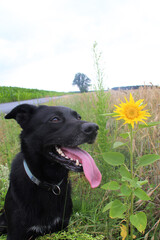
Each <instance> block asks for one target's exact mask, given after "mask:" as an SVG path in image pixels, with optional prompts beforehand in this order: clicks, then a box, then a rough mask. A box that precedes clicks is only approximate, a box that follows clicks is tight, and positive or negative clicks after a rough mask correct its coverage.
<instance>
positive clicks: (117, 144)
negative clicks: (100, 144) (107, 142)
mask: <svg viewBox="0 0 160 240" xmlns="http://www.w3.org/2000/svg"><path fill="white" fill-rule="evenodd" d="M124 145H126V143H123V142H115V143H114V144H113V147H112V148H113V149H114V148H118V147H122V146H124Z"/></svg>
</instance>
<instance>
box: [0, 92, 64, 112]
mask: <svg viewBox="0 0 160 240" xmlns="http://www.w3.org/2000/svg"><path fill="white" fill-rule="evenodd" d="M60 97H61V96H58V97H46V98H39V99H31V100H25V101H19V102H9V103H1V104H0V114H1V113H9V112H10V111H11V110H12V109H13V108H14V107H16V106H18V105H19V104H23V103H28V104H34V105H39V104H41V103H45V102H49V101H52V100H53V101H54V99H57V98H60Z"/></svg>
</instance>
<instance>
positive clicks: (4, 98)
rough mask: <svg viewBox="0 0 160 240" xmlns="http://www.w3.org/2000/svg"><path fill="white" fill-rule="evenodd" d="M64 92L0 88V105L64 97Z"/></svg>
mask: <svg viewBox="0 0 160 240" xmlns="http://www.w3.org/2000/svg"><path fill="white" fill-rule="evenodd" d="M65 94H66V93H64V92H54V91H45V90H38V89H28V88H19V87H0V103H6V102H15V101H23V100H28V99H35V98H36V99H38V98H43V97H53V96H62V95H65Z"/></svg>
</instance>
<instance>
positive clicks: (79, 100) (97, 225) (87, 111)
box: [0, 88, 160, 240]
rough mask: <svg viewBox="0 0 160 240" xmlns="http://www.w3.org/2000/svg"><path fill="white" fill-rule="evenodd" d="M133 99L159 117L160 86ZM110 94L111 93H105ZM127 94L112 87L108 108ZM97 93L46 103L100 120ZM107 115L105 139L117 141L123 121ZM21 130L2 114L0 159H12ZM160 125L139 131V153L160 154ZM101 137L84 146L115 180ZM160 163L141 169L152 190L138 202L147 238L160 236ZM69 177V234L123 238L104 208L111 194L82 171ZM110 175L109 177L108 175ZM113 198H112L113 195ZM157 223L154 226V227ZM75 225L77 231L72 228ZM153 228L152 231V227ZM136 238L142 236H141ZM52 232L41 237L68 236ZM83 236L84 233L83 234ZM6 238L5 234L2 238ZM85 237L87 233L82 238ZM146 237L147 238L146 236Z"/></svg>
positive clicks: (154, 118)
mask: <svg viewBox="0 0 160 240" xmlns="http://www.w3.org/2000/svg"><path fill="white" fill-rule="evenodd" d="M131 92H132V95H133V97H134V99H140V98H141V99H144V103H148V106H147V109H149V111H150V113H151V115H152V117H151V119H150V120H151V121H158V120H159V119H160V111H159V108H160V105H159V103H160V90H159V89H158V88H152V89H150V88H140V89H138V90H133V91H131ZM106 94H108V93H106ZM124 96H126V97H127V98H128V96H129V92H128V91H110V97H109V98H108V106H107V110H106V111H107V112H112V111H113V108H114V104H118V103H119V100H120V99H121V100H122V99H124ZM97 101H98V98H97V95H96V93H84V94H76V95H74V96H65V97H64V98H63V99H58V100H54V101H51V102H50V103H49V104H47V105H52V106H53V105H63V106H67V107H71V108H73V109H74V110H76V111H78V112H79V113H80V114H81V116H82V119H85V120H87V121H91V122H96V123H97V122H98V119H97V118H98V116H100V115H99V114H95V113H96V111H95V109H96V107H97V106H98V105H97ZM103 118H104V122H105V124H106V122H107V132H106V133H105V134H106V135H105V137H104V139H103V141H104V142H106V141H108V140H107V139H109V141H110V142H112V141H114V138H115V137H117V136H118V133H120V132H121V126H122V123H121V122H119V123H118V125H117V126H116V125H115V124H114V122H113V121H112V120H111V119H108V120H107V119H106V118H105V117H103ZM105 127H106V125H105ZM19 132H20V128H19V126H18V125H17V124H16V122H15V121H14V120H13V121H12V120H10V121H6V120H4V119H3V116H1V117H0V163H1V164H4V163H8V165H9V166H10V163H11V161H12V158H13V156H14V155H15V154H16V153H17V152H18V151H19V138H18V136H17V135H18V134H19ZM159 136H160V129H159V127H158V126H155V127H153V128H150V129H147V128H145V129H142V130H141V133H140V134H137V135H136V142H137V141H138V142H139V144H138V147H137V148H136V149H135V151H136V155H137V156H141V155H142V154H144V153H151V152H152V153H158V154H160V152H159V151H160V142H159ZM100 141H101V140H100V139H99V138H97V140H96V142H95V144H93V145H87V144H85V145H84V146H81V147H83V148H84V149H85V150H87V151H88V152H89V153H90V154H91V155H92V156H93V158H94V159H95V161H96V164H97V165H98V167H99V169H100V171H101V172H102V177H103V182H104V183H105V182H107V181H108V175H107V174H105V172H108V171H110V172H111V179H112V180H114V179H116V178H117V176H116V175H115V174H114V173H115V171H114V170H115V169H114V168H113V167H112V168H111V169H109V170H108V168H107V167H104V164H103V159H102V157H101V152H100V151H99V145H100V144H101V143H100ZM121 151H122V152H123V153H124V154H126V152H125V149H124V148H123V147H122V149H121ZM159 173H160V163H159V162H157V163H155V164H153V165H151V166H148V167H146V168H144V169H143V170H140V174H141V176H142V177H143V176H147V178H148V181H149V184H148V186H147V187H148V192H151V191H152V201H150V202H148V203H147V204H145V205H144V204H143V202H137V209H144V208H145V210H146V211H147V212H148V213H147V215H148V226H147V230H146V234H147V233H148V240H149V239H151V238H152V236H154V239H157V240H158V239H159V237H158V228H156V226H157V225H155V224H156V223H157V222H158V219H159V217H160V215H159V210H158V209H159V202H160V191H159V189H158V188H157V186H158V184H159V183H160V179H159V176H160V174H159ZM70 178H71V181H72V189H73V190H72V199H73V204H74V208H73V215H72V218H71V221H70V226H69V234H70V238H68V239H74V238H71V237H72V236H73V237H74V233H73V232H74V231H75V230H76V231H77V232H79V236H80V235H81V234H88V236H87V235H86V236H87V237H86V239H89V235H90V239H92V238H94V239H96V236H99V235H100V234H101V235H103V236H104V239H107V240H111V239H112V240H117V239H121V238H120V236H119V230H118V228H117V220H113V221H108V216H106V214H104V213H103V212H102V209H103V207H104V206H105V205H106V203H107V202H108V201H109V200H108V195H110V198H112V196H111V194H110V193H108V192H106V193H104V190H102V189H101V188H97V189H91V188H90V186H89V184H88V183H87V182H86V180H85V178H84V176H83V174H77V173H72V172H71V173H70ZM106 178H107V179H106ZM110 200H111V199H110ZM154 225H155V227H154ZM72 229H74V231H72ZM150 230H151V231H150ZM149 231H150V232H149ZM136 235H137V239H142V238H140V237H139V238H138V234H136ZM56 236H58V235H52V236H51V237H50V236H45V237H43V238H40V239H65V237H64V238H63V237H62V236H63V235H61V236H60V235H59V236H58V237H59V238H58V237H57V238H56ZM82 236H84V235H82ZM0 239H3V238H0ZM79 239H84V237H82V238H79ZM146 239H147V238H146Z"/></svg>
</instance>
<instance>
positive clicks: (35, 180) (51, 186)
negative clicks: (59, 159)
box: [23, 160, 63, 195]
mask: <svg viewBox="0 0 160 240" xmlns="http://www.w3.org/2000/svg"><path fill="white" fill-rule="evenodd" d="M23 166H24V169H25V172H26V174H27V176H28V177H29V179H30V180H31V181H32V182H33V183H35V184H36V185H37V186H40V187H42V188H44V189H46V190H47V191H52V192H53V194H55V195H60V194H61V188H60V185H61V184H62V182H63V179H62V180H61V181H60V182H59V183H57V184H51V183H47V182H42V181H40V180H39V179H38V178H36V177H35V176H34V175H33V174H32V173H31V171H30V169H29V167H28V165H27V163H26V161H25V160H23Z"/></svg>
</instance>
